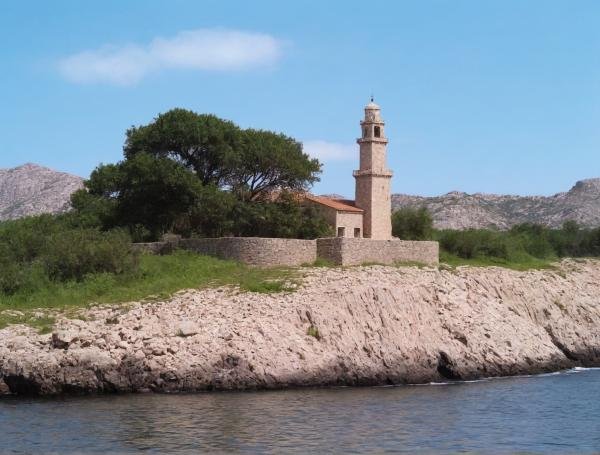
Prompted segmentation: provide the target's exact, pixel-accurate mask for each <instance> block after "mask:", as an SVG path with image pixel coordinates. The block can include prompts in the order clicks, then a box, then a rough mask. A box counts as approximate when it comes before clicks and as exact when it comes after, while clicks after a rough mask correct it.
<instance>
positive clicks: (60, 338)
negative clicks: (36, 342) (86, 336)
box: [52, 330, 78, 349]
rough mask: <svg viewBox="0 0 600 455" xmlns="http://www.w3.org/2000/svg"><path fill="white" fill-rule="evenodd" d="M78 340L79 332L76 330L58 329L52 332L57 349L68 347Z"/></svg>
mask: <svg viewBox="0 0 600 455" xmlns="http://www.w3.org/2000/svg"><path fill="white" fill-rule="evenodd" d="M76 340H78V332H76V331H74V330H57V331H54V332H52V346H53V347H55V348H57V349H66V348H68V347H69V345H70V344H71V343H73V342H74V341H76Z"/></svg>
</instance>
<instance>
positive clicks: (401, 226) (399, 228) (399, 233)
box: [392, 207, 433, 240]
mask: <svg viewBox="0 0 600 455" xmlns="http://www.w3.org/2000/svg"><path fill="white" fill-rule="evenodd" d="M432 234H433V219H432V218H431V215H430V214H429V211H428V210H427V209H426V208H425V207H421V208H418V209H416V208H412V207H403V208H401V209H398V210H396V211H395V212H394V213H393V215H392V235H394V237H398V238H400V239H403V240H430V239H431V238H432Z"/></svg>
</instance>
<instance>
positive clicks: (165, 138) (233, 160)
mask: <svg viewBox="0 0 600 455" xmlns="http://www.w3.org/2000/svg"><path fill="white" fill-rule="evenodd" d="M241 148H242V138H241V130H240V128H239V127H238V126H236V125H235V124H234V123H233V122H230V121H227V120H223V119H220V118H219V117H217V116H215V115H209V114H196V113H195V112H192V111H188V110H185V109H172V110H170V111H168V112H166V113H164V114H160V115H159V116H158V117H156V118H155V119H154V121H153V122H152V123H150V124H148V125H145V126H139V127H132V128H130V129H129V130H127V132H126V142H125V146H124V148H123V151H124V155H125V158H126V159H131V158H133V157H134V156H135V155H137V154H139V153H148V154H151V155H153V156H155V157H161V158H171V159H173V160H175V161H176V162H178V163H181V164H182V165H184V166H185V167H187V168H188V169H191V170H193V171H194V172H195V173H196V175H197V177H198V178H199V179H200V181H201V182H202V184H203V185H211V184H212V185H216V186H222V185H225V184H226V183H227V180H228V178H229V177H230V176H231V173H232V171H233V170H234V169H235V168H236V166H237V165H238V163H239V162H240V151H241Z"/></svg>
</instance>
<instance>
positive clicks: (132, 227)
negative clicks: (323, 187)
mask: <svg viewBox="0 0 600 455" xmlns="http://www.w3.org/2000/svg"><path fill="white" fill-rule="evenodd" d="M123 151H124V159H123V161H121V162H119V163H116V164H101V165H100V166H98V167H97V168H96V169H95V170H94V171H93V172H92V174H91V175H90V178H89V179H88V180H86V182H85V188H84V189H82V190H80V191H77V192H75V193H74V194H73V195H72V197H71V203H72V206H73V210H72V211H71V212H69V213H68V214H64V215H57V216H52V215H43V216H37V217H30V218H26V219H22V220H17V221H11V222H5V223H0V313H1V314H0V326H1V325H3V324H8V323H14V322H25V323H28V324H31V325H34V326H36V327H39V328H41V329H42V330H47V329H48V327H50V326H51V324H52V315H49V314H50V313H52V312H51V311H50V313H48V312H47V314H46V313H43V312H37V313H38V314H34V313H35V312H33V311H32V310H33V309H37V308H40V309H61V310H62V311H64V309H65V307H70V308H75V309H77V308H81V307H83V306H85V305H88V304H90V303H92V302H97V303H109V302H123V301H129V300H137V299H143V298H148V297H149V296H152V297H157V298H158V297H165V296H168V295H169V294H171V293H173V292H175V291H177V290H180V289H183V288H198V287H202V286H209V285H237V286H239V287H240V288H241V289H244V290H248V291H255V292H280V291H286V290H289V289H291V288H292V286H293V285H294V282H293V276H294V275H293V273H292V272H290V271H287V270H284V269H273V270H257V269H252V268H248V267H246V266H243V265H241V264H237V263H234V262H229V261H220V260H218V259H213V258H207V257H201V256H198V255H194V254H185V253H182V252H177V253H175V254H173V255H171V256H140V255H139V254H136V253H134V252H133V251H132V249H131V242H132V241H153V240H158V239H159V238H160V237H161V236H162V235H163V234H167V233H174V234H181V235H184V236H188V237H191V236H198V237H216V236H224V235H234V236H261V237H284V238H285V237H288V238H290V237H291V238H316V237H320V236H326V235H330V234H331V232H330V229H331V228H330V227H329V225H328V223H327V222H326V221H325V220H324V219H323V218H322V217H321V216H320V215H319V214H318V213H317V212H316V210H315V209H314V208H311V207H305V206H303V205H301V204H300V203H299V199H298V197H297V196H296V194H297V192H299V191H304V190H306V189H307V188H308V187H309V186H310V185H311V184H312V183H314V182H316V181H318V175H319V174H320V172H321V164H320V163H319V162H318V161H317V160H315V159H311V158H310V157H309V156H308V155H307V154H305V153H304V152H303V150H302V144H301V143H300V142H298V141H296V140H295V139H293V138H291V137H287V136H285V135H283V134H277V133H273V132H270V131H262V130H253V129H242V128H240V127H238V126H237V125H235V124H233V123H232V122H229V121H226V120H223V119H220V118H218V117H216V116H214V115H206V114H203V115H200V114H196V113H194V112H191V111H187V110H183V109H173V110H171V111H169V112H166V113H164V114H161V115H159V116H158V117H157V118H156V119H155V120H154V121H152V122H151V123H149V124H148V125H145V126H139V127H132V128H131V129H129V130H128V131H127V133H126V142H125V144H124V148H123ZM6 310H8V311H6Z"/></svg>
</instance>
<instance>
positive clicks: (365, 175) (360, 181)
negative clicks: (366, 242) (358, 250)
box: [306, 98, 392, 240]
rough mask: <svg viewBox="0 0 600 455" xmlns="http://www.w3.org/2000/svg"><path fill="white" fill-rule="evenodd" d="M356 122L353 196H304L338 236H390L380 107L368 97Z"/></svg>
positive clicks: (389, 176)
mask: <svg viewBox="0 0 600 455" xmlns="http://www.w3.org/2000/svg"><path fill="white" fill-rule="evenodd" d="M360 126H361V137H360V138H359V139H357V141H356V142H357V143H358V144H359V147H360V164H359V169H358V170H356V171H354V173H353V175H354V178H355V179H356V189H355V200H354V201H350V200H345V199H334V198H328V197H323V196H312V195H307V196H306V200H307V202H309V203H311V204H313V205H315V206H317V207H318V208H319V209H320V211H321V213H322V214H323V216H324V217H325V219H326V220H327V221H328V222H329V223H330V224H331V225H332V226H333V227H334V228H335V232H336V235H337V236H338V237H357V238H360V237H364V238H370V239H377V240H388V239H391V238H392V219H391V217H392V205H391V204H392V202H391V194H390V180H391V178H392V171H390V170H389V169H388V168H387V165H386V149H387V143H388V140H387V139H386V137H385V131H384V126H385V123H384V121H383V119H382V118H381V108H380V107H379V106H378V105H377V104H375V103H374V102H373V99H372V98H371V102H370V103H369V104H367V105H366V106H365V117H364V119H363V120H362V121H361V122H360Z"/></svg>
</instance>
